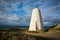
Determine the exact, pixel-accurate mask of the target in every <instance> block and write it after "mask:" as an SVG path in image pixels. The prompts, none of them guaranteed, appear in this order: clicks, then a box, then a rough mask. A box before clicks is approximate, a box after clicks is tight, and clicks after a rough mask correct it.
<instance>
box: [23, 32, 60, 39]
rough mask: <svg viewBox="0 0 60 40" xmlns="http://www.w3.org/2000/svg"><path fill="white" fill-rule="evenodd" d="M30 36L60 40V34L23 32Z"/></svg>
mask: <svg viewBox="0 0 60 40" xmlns="http://www.w3.org/2000/svg"><path fill="white" fill-rule="evenodd" d="M23 33H25V34H29V35H35V36H41V37H45V38H55V39H58V40H60V32H45V33H31V32H23Z"/></svg>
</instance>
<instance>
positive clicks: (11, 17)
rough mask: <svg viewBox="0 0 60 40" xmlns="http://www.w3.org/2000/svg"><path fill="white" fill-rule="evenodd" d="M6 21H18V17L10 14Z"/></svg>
mask: <svg viewBox="0 0 60 40" xmlns="http://www.w3.org/2000/svg"><path fill="white" fill-rule="evenodd" d="M7 19H9V20H14V21H18V20H19V17H18V16H17V14H12V15H9V16H8V17H7Z"/></svg>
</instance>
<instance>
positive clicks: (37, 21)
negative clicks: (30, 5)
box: [29, 8, 42, 31]
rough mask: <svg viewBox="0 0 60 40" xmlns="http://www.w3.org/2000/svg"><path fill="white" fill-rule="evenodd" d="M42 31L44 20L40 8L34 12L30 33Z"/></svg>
mask: <svg viewBox="0 0 60 40" xmlns="http://www.w3.org/2000/svg"><path fill="white" fill-rule="evenodd" d="M37 30H42V18H41V13H40V10H39V9H38V8H34V9H33V11H32V16H31V21H30V27H29V31H37Z"/></svg>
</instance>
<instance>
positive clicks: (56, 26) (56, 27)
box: [48, 22, 60, 31]
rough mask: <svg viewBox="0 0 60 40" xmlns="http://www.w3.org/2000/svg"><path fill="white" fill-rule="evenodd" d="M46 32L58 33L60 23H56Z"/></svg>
mask: <svg viewBox="0 0 60 40" xmlns="http://www.w3.org/2000/svg"><path fill="white" fill-rule="evenodd" d="M48 30H49V31H60V22H59V23H57V24H56V25H54V26H51V27H50V28H49V29H48Z"/></svg>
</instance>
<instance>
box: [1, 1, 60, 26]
mask: <svg viewBox="0 0 60 40" xmlns="http://www.w3.org/2000/svg"><path fill="white" fill-rule="evenodd" d="M36 6H38V8H39V9H40V11H41V15H42V20H43V25H44V26H51V25H55V24H56V23H58V22H60V0H0V25H10V26H16V25H17V26H22V25H24V26H28V25H29V24H30V19H31V13H32V9H34V8H35V7H36Z"/></svg>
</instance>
